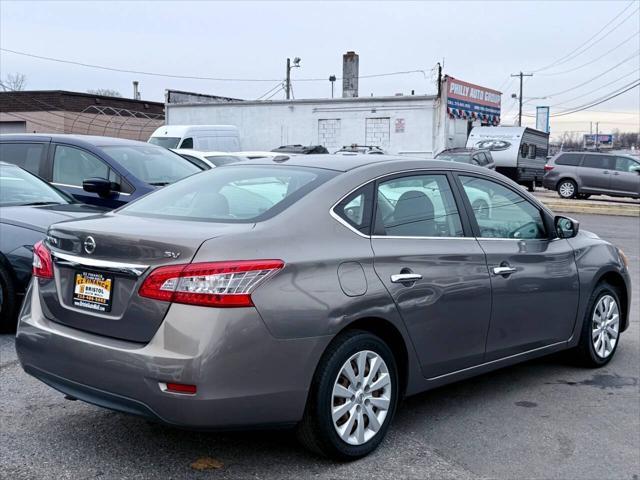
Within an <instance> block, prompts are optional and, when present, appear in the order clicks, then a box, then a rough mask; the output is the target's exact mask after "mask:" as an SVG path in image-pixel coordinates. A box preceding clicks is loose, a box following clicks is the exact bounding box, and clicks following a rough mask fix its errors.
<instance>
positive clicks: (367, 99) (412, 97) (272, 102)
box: [167, 95, 438, 108]
mask: <svg viewBox="0 0 640 480" xmlns="http://www.w3.org/2000/svg"><path fill="white" fill-rule="evenodd" d="M437 98H438V96H437V95H394V96H385V97H355V98H342V97H340V98H302V99H295V100H241V101H237V102H221V103H194V102H190V103H168V104H167V107H171V108H174V107H207V106H231V105H233V106H236V105H237V106H250V105H310V104H318V103H322V104H338V103H347V104H358V103H371V102H383V103H384V102H389V103H390V102H409V101H412V100H413V101H415V100H423V101H430V100H436V99H437Z"/></svg>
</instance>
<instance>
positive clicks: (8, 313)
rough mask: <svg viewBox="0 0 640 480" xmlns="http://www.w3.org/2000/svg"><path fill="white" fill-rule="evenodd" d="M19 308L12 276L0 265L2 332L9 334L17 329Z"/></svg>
mask: <svg viewBox="0 0 640 480" xmlns="http://www.w3.org/2000/svg"><path fill="white" fill-rule="evenodd" d="M18 306H19V305H18V295H17V293H16V288H15V286H14V284H13V279H12V277H11V274H10V273H9V272H8V271H7V270H6V269H5V268H4V267H3V266H2V265H0V331H2V332H8V331H11V330H13V329H14V328H15V326H16V316H17V315H18Z"/></svg>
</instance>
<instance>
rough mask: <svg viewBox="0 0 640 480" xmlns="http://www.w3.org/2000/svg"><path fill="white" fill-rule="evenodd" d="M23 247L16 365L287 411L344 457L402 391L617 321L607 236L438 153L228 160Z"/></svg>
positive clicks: (104, 393) (360, 452)
mask: <svg viewBox="0 0 640 480" xmlns="http://www.w3.org/2000/svg"><path fill="white" fill-rule="evenodd" d="M471 192H484V193H485V194H486V198H488V199H489V200H490V202H491V205H490V207H491V215H489V216H486V215H478V212H477V211H476V210H475V209H474V208H473V207H472V203H471V197H472V193H471ZM381 194H384V196H385V197H386V198H387V199H391V201H389V202H388V204H385V205H384V206H383V204H382V203H381ZM473 195H476V193H473ZM283 232H286V235H283ZM576 252H580V254H579V255H577V254H576ZM34 253H35V256H34V264H35V267H34V274H35V276H36V278H35V279H34V281H33V282H32V284H31V288H30V290H29V292H28V294H27V298H26V302H25V306H24V308H23V310H22V314H21V316H20V321H19V326H18V332H17V337H16V349H17V352H18V357H19V359H20V362H21V364H22V366H23V368H24V369H25V371H26V372H28V373H29V374H31V375H33V376H35V377H36V378H38V379H40V380H42V381H43V382H45V383H47V384H49V385H50V386H52V387H54V388H56V389H58V390H59V391H61V392H63V393H64V394H66V395H68V396H70V397H73V398H77V399H80V400H84V401H87V402H90V403H93V404H95V405H101V406H104V407H107V408H110V409H114V410H121V411H124V412H128V413H135V414H138V415H143V416H146V417H150V418H154V419H156V420H160V421H162V422H166V423H168V424H171V425H178V426H181V427H188V428H237V427H251V426H255V425H280V426H282V425H292V426H293V425H296V426H297V429H298V434H299V437H300V439H301V440H302V442H303V443H304V444H305V445H307V446H308V447H309V448H311V449H313V450H314V451H317V452H320V453H323V454H325V455H328V456H330V457H332V458H337V459H343V460H345V459H346V460H349V459H354V458H358V457H362V456H364V455H366V454H368V453H369V452H371V451H372V450H374V449H375V448H376V447H377V446H378V445H379V444H380V442H381V441H382V440H383V438H384V436H385V434H386V432H387V430H388V428H389V425H390V423H391V421H392V418H393V416H394V413H395V410H396V407H397V405H398V401H399V399H400V398H402V397H403V396H406V395H411V394H415V393H418V392H421V391H425V390H429V389H432V388H435V387H438V386H441V385H443V384H446V383H449V382H453V381H456V380H459V379H463V378H468V377H470V376H472V375H477V374H481V373H484V372H487V371H490V370H493V369H496V368H500V367H504V366H507V365H511V364H514V363H517V362H520V361H524V360H528V359H531V358H534V357H538V356H542V355H546V354H549V353H552V352H556V351H559V350H565V349H569V350H571V352H572V355H573V357H574V358H575V359H576V360H579V361H580V362H582V363H583V364H585V365H588V366H591V367H600V366H603V365H606V364H607V362H609V361H610V360H611V358H612V357H613V356H614V354H615V352H616V349H617V347H618V345H619V342H620V335H621V332H623V331H625V329H626V328H627V326H628V324H629V302H630V294H629V292H630V276H629V271H628V266H627V261H626V258H625V256H624V254H623V253H622V252H621V251H620V250H618V249H617V248H615V247H614V246H613V245H611V244H609V243H608V242H606V241H604V240H602V239H600V238H599V237H597V236H596V235H595V234H593V233H590V232H587V231H580V230H579V225H578V222H576V221H574V220H571V219H570V218H567V217H562V216H554V215H553V213H552V212H551V211H549V210H548V209H547V208H546V207H545V206H544V205H543V204H541V203H540V202H539V201H538V200H537V199H536V198H534V197H533V196H531V195H529V194H527V193H526V192H524V191H523V190H522V188H520V187H519V186H518V185H516V184H515V183H513V182H512V181H510V180H508V179H507V178H505V177H503V176H502V175H499V174H497V173H495V172H492V171H490V170H488V169H486V168H479V167H475V166H471V165H465V164H461V163H455V162H440V161H428V160H416V159H407V158H403V157H391V156H386V155H354V156H336V155H326V154H325V155H317V156H316V155H305V156H293V157H290V158H288V159H287V160H286V161H279V160H278V159H274V160H272V159H260V160H251V161H246V162H240V163H237V164H233V165H228V166H225V167H224V168H214V169H212V170H209V171H207V172H203V173H202V174H199V175H194V176H192V177H189V178H187V179H184V180H182V181H180V182H178V183H176V184H174V185H170V186H168V187H166V188H164V189H162V190H159V191H157V192H155V193H153V194H152V195H149V196H147V197H144V198H141V199H140V200H138V201H137V202H135V203H132V204H130V205H127V206H126V207H124V208H122V209H119V210H117V211H115V212H110V213H107V214H106V215H105V216H104V217H103V218H100V219H86V220H78V221H72V222H64V223H60V224H56V225H53V226H52V227H51V228H50V229H49V231H48V235H47V239H46V240H45V241H44V242H43V243H40V244H38V245H37V247H36V248H35V252H34Z"/></svg>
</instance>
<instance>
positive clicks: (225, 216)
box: [119, 165, 336, 223]
mask: <svg viewBox="0 0 640 480" xmlns="http://www.w3.org/2000/svg"><path fill="white" fill-rule="evenodd" d="M335 174H336V172H333V171H329V170H321V169H313V168H302V167H283V166H268V167H264V166H253V165H248V166H244V167H243V166H235V165H229V166H226V167H224V168H214V169H211V170H208V171H206V172H202V173H200V174H198V175H193V176H191V177H188V178H185V179H184V180H183V181H181V182H178V183H176V184H173V185H170V186H168V187H165V188H163V189H162V190H159V191H157V192H154V194H153V195H149V196H146V197H143V198H141V199H140V200H138V201H136V202H133V203H132V204H130V205H128V206H126V207H124V208H123V209H121V210H119V212H121V213H122V214H125V215H140V216H147V217H154V218H173V219H184V220H196V221H209V222H223V223H252V222H258V221H262V220H266V219H267V218H270V217H272V216H273V215H276V214H277V213H279V212H281V211H283V210H284V209H285V208H287V207H289V206H290V205H292V204H293V203H295V202H296V201H298V200H299V199H300V198H302V197H303V196H304V195H306V194H307V193H309V192H310V191H311V190H313V189H314V188H316V187H317V186H318V185H320V184H322V183H323V182H325V181H326V180H328V179H329V178H331V177H333V176H334V175H335Z"/></svg>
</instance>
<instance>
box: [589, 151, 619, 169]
mask: <svg viewBox="0 0 640 480" xmlns="http://www.w3.org/2000/svg"><path fill="white" fill-rule="evenodd" d="M614 160H615V158H614V157H611V156H609V155H589V154H587V155H585V156H584V160H582V166H583V167H588V168H613V165H614Z"/></svg>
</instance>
